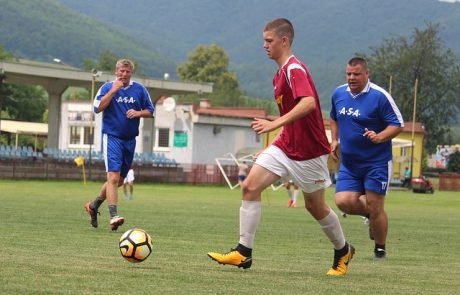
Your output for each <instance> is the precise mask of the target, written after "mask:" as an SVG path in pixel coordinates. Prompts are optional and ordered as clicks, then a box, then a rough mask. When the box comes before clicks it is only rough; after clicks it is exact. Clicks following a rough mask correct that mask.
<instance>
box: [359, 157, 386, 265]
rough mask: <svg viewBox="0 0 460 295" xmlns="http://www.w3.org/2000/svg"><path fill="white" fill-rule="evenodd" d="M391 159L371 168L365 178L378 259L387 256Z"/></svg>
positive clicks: (370, 226)
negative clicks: (387, 203)
mask: <svg viewBox="0 0 460 295" xmlns="http://www.w3.org/2000/svg"><path fill="white" fill-rule="evenodd" d="M391 167H392V163H391V161H390V162H389V163H388V164H385V165H381V166H372V167H370V168H369V170H368V173H367V175H366V180H365V183H364V185H365V188H366V200H367V210H368V212H369V228H370V230H371V232H372V237H373V238H374V240H375V247H374V255H375V258H377V259H383V258H386V238H387V233H388V216H387V213H386V212H385V196H386V193H387V190H388V184H389V179H390V177H391Z"/></svg>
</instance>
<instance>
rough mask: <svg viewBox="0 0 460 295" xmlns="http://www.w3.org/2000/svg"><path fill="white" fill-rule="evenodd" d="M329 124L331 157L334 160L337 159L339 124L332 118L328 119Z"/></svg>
mask: <svg viewBox="0 0 460 295" xmlns="http://www.w3.org/2000/svg"><path fill="white" fill-rule="evenodd" d="M329 126H330V127H331V137H332V138H331V140H332V141H331V157H332V159H334V160H335V161H337V160H338V159H339V156H338V155H337V146H338V145H339V124H338V123H337V122H336V121H335V120H334V119H332V118H331V119H330V120H329Z"/></svg>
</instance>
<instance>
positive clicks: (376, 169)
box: [335, 161, 392, 196]
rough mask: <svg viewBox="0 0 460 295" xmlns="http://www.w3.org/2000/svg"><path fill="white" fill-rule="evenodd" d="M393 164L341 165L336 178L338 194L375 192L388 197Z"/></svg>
mask: <svg viewBox="0 0 460 295" xmlns="http://www.w3.org/2000/svg"><path fill="white" fill-rule="evenodd" d="M391 169H392V162H391V161H389V162H388V163H387V164H381V165H371V166H345V165H344V164H343V163H342V164H341V165H340V169H339V172H338V174H337V178H336V186H335V191H336V192H360V193H363V194H364V193H365V191H366V190H370V191H373V192H375V193H377V194H379V195H383V196H384V195H386V193H387V190H388V185H389V183H390V176H391Z"/></svg>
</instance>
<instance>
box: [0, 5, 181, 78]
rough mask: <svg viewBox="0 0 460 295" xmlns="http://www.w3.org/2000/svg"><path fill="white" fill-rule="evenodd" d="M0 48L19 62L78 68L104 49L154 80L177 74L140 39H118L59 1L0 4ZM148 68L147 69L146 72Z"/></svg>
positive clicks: (110, 30) (170, 61) (124, 36)
mask: <svg viewBox="0 0 460 295" xmlns="http://www.w3.org/2000/svg"><path fill="white" fill-rule="evenodd" d="M0 7H1V9H0V20H1V26H0V44H3V45H4V46H5V49H6V50H7V51H9V52H11V53H13V54H14V55H15V56H16V57H17V58H27V59H33V60H38V61H45V62H52V61H53V59H54V58H59V59H61V60H62V61H63V62H64V63H67V64H70V65H73V66H77V67H80V66H82V62H83V60H84V59H87V58H88V59H97V58H98V57H99V54H100V53H101V51H103V50H104V49H108V50H110V51H111V52H113V53H115V54H117V55H119V56H128V57H131V58H135V59H136V60H137V61H139V62H140V64H141V66H140V71H141V72H143V73H145V74H148V75H153V76H159V77H160V76H161V77H162V76H163V73H165V72H167V71H171V70H175V67H176V65H175V62H174V61H173V59H171V58H168V57H167V56H166V55H162V54H160V53H159V51H157V50H155V49H154V48H153V47H152V46H149V45H148V43H145V42H144V41H143V40H142V39H138V38H137V37H134V36H131V35H130V34H126V33H124V34H120V32H118V31H117V30H116V29H114V28H111V27H110V26H107V25H105V24H104V23H102V22H99V21H98V20H95V19H93V18H91V17H88V16H86V15H84V14H81V13H79V12H76V11H75V10H72V9H71V8H69V7H67V6H65V5H64V4H62V3H60V1H57V0H15V1H8V0H0ZM146 65H148V66H146Z"/></svg>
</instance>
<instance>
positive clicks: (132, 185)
mask: <svg viewBox="0 0 460 295" xmlns="http://www.w3.org/2000/svg"><path fill="white" fill-rule="evenodd" d="M128 184H129V199H130V200H132V199H133V194H134V183H133V182H132V181H130V182H128Z"/></svg>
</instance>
